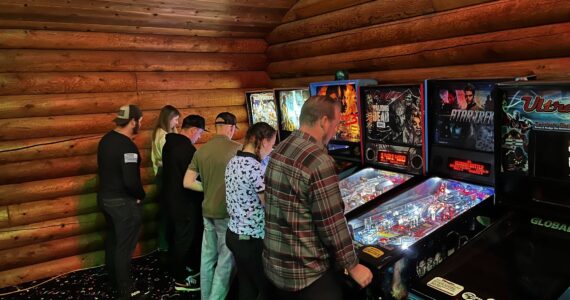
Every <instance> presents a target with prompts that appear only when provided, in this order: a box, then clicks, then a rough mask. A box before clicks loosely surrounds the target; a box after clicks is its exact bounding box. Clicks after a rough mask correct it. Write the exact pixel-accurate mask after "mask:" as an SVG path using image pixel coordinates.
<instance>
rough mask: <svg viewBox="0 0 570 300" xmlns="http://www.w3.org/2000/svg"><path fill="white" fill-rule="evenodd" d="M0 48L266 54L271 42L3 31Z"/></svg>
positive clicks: (41, 31) (239, 39) (104, 33)
mask: <svg viewBox="0 0 570 300" xmlns="http://www.w3.org/2000/svg"><path fill="white" fill-rule="evenodd" d="M78 25H80V24H78ZM80 26H81V25H80ZM0 48H12V49H57V50H62V49H70V50H71V49H90V50H116V51H121V50H137V51H175V52H207V53H224V52H230V53H265V50H266V49H267V42H265V40H263V39H247V38H211V37H198V36H195V37H194V36H193V37H188V36H172V35H157V34H152V35H151V34H124V33H107V32H77V31H48V30H22V29H0Z"/></svg>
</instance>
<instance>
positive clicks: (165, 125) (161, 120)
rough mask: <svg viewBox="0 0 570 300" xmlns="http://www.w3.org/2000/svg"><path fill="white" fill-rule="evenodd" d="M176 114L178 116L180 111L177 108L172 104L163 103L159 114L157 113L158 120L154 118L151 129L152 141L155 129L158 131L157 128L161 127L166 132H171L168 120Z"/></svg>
mask: <svg viewBox="0 0 570 300" xmlns="http://www.w3.org/2000/svg"><path fill="white" fill-rule="evenodd" d="M176 116H180V112H179V111H178V109H176V107H174V106H172V105H165V106H164V107H163V108H162V109H161V110H160V114H159V115H158V120H156V125H155V126H154V130H153V131H152V140H153V141H154V137H155V135H156V131H158V129H159V128H162V129H163V130H164V131H166V132H167V133H171V130H170V121H171V120H172V119H173V118H174V117H176Z"/></svg>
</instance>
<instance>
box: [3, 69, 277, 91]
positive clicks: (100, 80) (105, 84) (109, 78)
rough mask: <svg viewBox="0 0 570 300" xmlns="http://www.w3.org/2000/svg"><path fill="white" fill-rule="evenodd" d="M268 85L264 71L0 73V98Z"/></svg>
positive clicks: (267, 78)
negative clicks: (29, 95)
mask: <svg viewBox="0 0 570 300" xmlns="http://www.w3.org/2000/svg"><path fill="white" fill-rule="evenodd" d="M267 86H269V77H268V76H267V73H266V72H264V71H236V72H48V73H0V95H24V94H65V93H102V92H129V91H137V90H138V91H162V90H189V89H218V88H261V87H267Z"/></svg>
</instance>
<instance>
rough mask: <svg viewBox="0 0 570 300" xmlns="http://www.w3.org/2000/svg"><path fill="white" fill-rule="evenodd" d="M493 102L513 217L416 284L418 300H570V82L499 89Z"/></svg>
mask: <svg viewBox="0 0 570 300" xmlns="http://www.w3.org/2000/svg"><path fill="white" fill-rule="evenodd" d="M493 99H494V101H495V104H496V106H497V110H498V114H497V116H496V118H495V120H496V122H497V123H498V126H496V135H495V136H496V137H497V141H496V149H497V152H498V154H499V155H498V160H497V165H498V166H500V172H499V173H498V180H497V188H496V192H497V201H498V203H499V204H500V205H501V207H502V208H503V209H504V210H506V214H505V215H504V216H503V217H502V218H501V219H500V220H499V221H497V222H496V223H494V224H493V225H491V226H490V227H489V228H487V229H486V230H485V231H484V232H483V233H482V234H480V235H479V236H477V237H476V238H475V239H474V240H473V241H472V242H471V243H470V244H469V245H468V246H467V247H465V248H463V249H461V250H460V251H459V252H458V253H457V254H456V255H454V256H453V257H451V258H450V259H449V260H447V261H446V262H444V263H443V264H441V265H440V266H438V267H437V268H436V269H435V270H433V271H432V272H430V273H429V274H428V276H425V277H424V278H422V279H421V280H420V281H419V282H418V283H416V284H415V285H414V288H413V291H412V293H411V294H410V298H411V299H470V300H479V299H533V300H542V299H544V300H546V299H569V298H570V290H569V287H570V258H568V255H569V253H570V83H569V82H518V83H505V84H499V85H498V89H497V91H496V93H495V94H494V97H493ZM565 291H566V292H565Z"/></svg>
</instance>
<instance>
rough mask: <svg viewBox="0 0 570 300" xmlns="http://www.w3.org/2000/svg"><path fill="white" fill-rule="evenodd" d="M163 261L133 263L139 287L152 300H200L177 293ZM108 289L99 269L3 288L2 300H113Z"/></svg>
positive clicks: (151, 259) (156, 256)
mask: <svg viewBox="0 0 570 300" xmlns="http://www.w3.org/2000/svg"><path fill="white" fill-rule="evenodd" d="M163 261H164V260H161V259H159V254H158V252H153V253H151V254H149V255H146V256H144V257H140V258H137V259H134V260H133V276H134V278H135V281H136V283H137V287H138V288H139V289H140V290H142V291H149V294H148V295H149V297H150V299H200V293H199V292H193V293H184V292H177V291H176V290H174V279H173V278H172V277H171V276H170V274H169V273H168V271H167V269H166V268H164V267H161V265H165V263H161V262H163ZM109 286H110V285H109V284H108V281H107V274H106V272H105V271H104V269H103V267H97V268H93V269H88V270H82V271H77V272H73V273H69V274H66V275H62V276H59V277H54V278H48V279H43V280H38V281H32V282H28V283H25V284H22V285H19V286H13V287H8V288H3V289H0V299H33V300H39V299H112V297H111V296H110V288H109ZM232 294H233V293H232ZM228 298H230V297H228Z"/></svg>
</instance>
